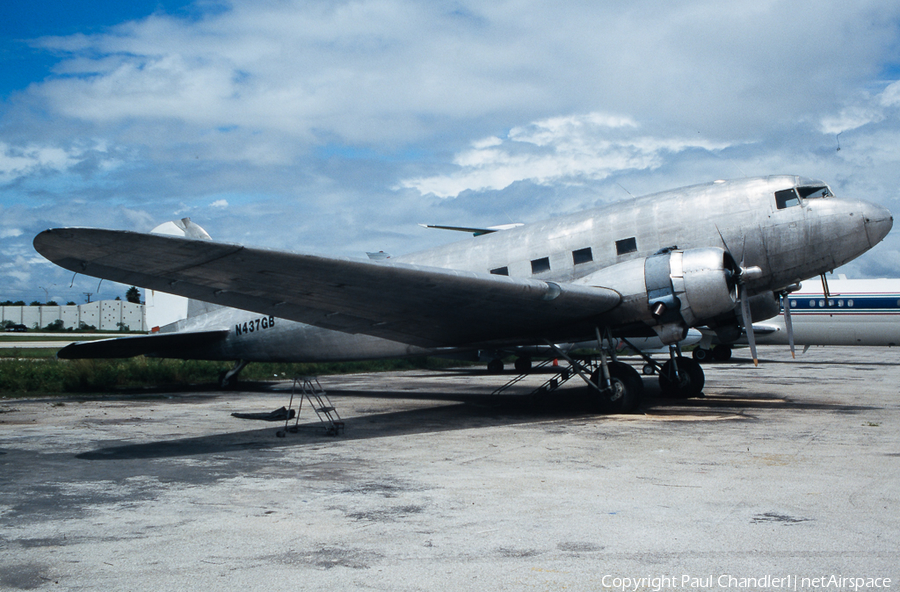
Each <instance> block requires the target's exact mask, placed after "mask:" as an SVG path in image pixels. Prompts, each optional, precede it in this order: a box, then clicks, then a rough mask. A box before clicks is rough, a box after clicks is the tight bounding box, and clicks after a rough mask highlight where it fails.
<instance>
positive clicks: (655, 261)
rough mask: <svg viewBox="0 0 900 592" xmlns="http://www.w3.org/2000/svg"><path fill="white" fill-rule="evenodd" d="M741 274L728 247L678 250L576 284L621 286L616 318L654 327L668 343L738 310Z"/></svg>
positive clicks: (616, 267) (628, 263) (604, 271)
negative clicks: (695, 328)
mask: <svg viewBox="0 0 900 592" xmlns="http://www.w3.org/2000/svg"><path fill="white" fill-rule="evenodd" d="M738 273H739V268H738V266H737V264H736V263H735V262H734V259H733V258H732V257H731V255H729V254H728V253H727V252H725V251H724V250H722V249H719V248H715V247H709V248H703V249H688V250H686V251H680V250H677V249H673V250H667V251H665V252H661V253H659V254H656V255H652V256H650V257H647V258H646V259H639V258H635V259H631V260H629V261H623V262H622V263H618V264H616V265H611V266H609V267H606V268H603V269H601V270H598V271H597V272H595V273H593V274H591V275H590V276H586V277H584V278H581V279H580V280H579V281H577V282H576V283H577V284H581V285H588V286H603V287H605V288H611V289H613V290H615V291H617V292H618V293H619V294H621V296H622V302H621V304H620V305H619V306H618V307H617V308H616V309H615V310H614V311H612V312H611V313H610V314H611V315H614V316H615V320H616V322H617V323H620V324H623V325H624V324H628V323H631V324H634V325H643V326H644V327H647V326H649V327H652V328H653V330H654V331H655V332H656V333H657V335H658V336H659V337H660V339H662V341H663V343H665V344H667V345H668V344H672V343H676V342H678V341H681V340H682V339H684V337H685V335H686V334H687V330H688V328H689V327H693V326H697V325H703V324H705V323H706V322H708V321H709V320H711V319H713V318H715V317H719V316H721V315H723V314H725V313H729V312H731V311H733V310H734V307H735V305H736V304H737V301H738V298H737V282H736V277H737V275H738ZM636 330H638V329H637V328H636Z"/></svg>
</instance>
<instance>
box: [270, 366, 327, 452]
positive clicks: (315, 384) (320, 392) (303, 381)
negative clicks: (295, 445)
mask: <svg viewBox="0 0 900 592" xmlns="http://www.w3.org/2000/svg"><path fill="white" fill-rule="evenodd" d="M295 396H298V401H297V419H296V421H295V422H294V425H293V426H291V427H290V428H289V427H288V422H289V421H290V420H289V419H285V420H284V429H283V430H279V431H278V432H276V434H275V435H276V436H278V437H279V438H283V437H284V436H285V434H286V433H287V432H288V431H290V432H291V433H297V431H298V430H299V429H300V411H301V410H302V409H303V400H304V399H306V400H307V401H309V406H310V407H312V409H313V411H315V412H316V417H318V418H319V422H321V424H322V427H324V428H325V433H326V434H328V435H329V436H336V435H338V434H343V433H344V420H342V419H341V416H340V415H338V412H337V409H335V407H334V404H333V403H332V402H331V399H329V398H328V395H327V394H325V389H323V388H322V385H321V384H319V379H318V378H317V377H315V376H297V377H295V378H294V384H293V385H292V386H291V401H290V403H288V417H290V413H291V408H292V407H293V405H294V397H295Z"/></svg>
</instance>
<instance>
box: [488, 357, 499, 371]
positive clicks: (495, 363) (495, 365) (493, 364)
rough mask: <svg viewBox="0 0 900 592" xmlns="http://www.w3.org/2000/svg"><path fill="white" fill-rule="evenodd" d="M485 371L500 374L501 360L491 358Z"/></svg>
mask: <svg viewBox="0 0 900 592" xmlns="http://www.w3.org/2000/svg"><path fill="white" fill-rule="evenodd" d="M487 371H488V372H490V373H491V374H500V373H501V372H503V360H499V359H497V360H491V361H490V362H488V365H487Z"/></svg>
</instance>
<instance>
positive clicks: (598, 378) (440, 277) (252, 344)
mask: <svg viewBox="0 0 900 592" xmlns="http://www.w3.org/2000/svg"><path fill="white" fill-rule="evenodd" d="M892 225H893V218H892V216H891V213H890V212H889V211H888V210H886V209H885V208H883V207H880V206H878V205H875V204H872V203H869V202H866V201H861V200H857V199H843V198H839V197H835V196H834V195H833V193H832V192H831V190H830V189H829V187H828V186H827V185H826V184H825V183H823V182H821V181H815V180H812V179H806V178H803V177H797V176H770V177H761V178H751V179H741V180H733V181H715V182H713V183H708V184H703V185H695V186H692V187H686V188H682V189H675V190H672V191H666V192H663V193H657V194H654V195H649V196H646V197H643V198H639V199H635V200H630V201H627V202H621V203H615V204H611V205H607V206H603V207H599V208H596V209H592V210H588V211H584V212H580V213H577V214H572V215H567V216H560V217H558V218H553V219H550V220H546V221H543V222H537V223H533V224H528V225H522V226H516V227H512V228H507V229H502V230H500V231H497V232H488V233H486V234H483V235H481V236H476V237H473V238H469V239H468V240H464V241H461V242H456V243H451V244H448V245H445V246H442V247H438V248H434V249H430V250H427V251H423V252H418V253H413V254H410V255H405V256H401V257H394V258H390V259H385V260H354V259H342V258H332V257H323V256H315V255H304V254H297V253H287V252H278V251H271V250H263V249H255V248H249V247H244V246H241V245H235V244H226V243H219V242H214V241H212V240H209V236H208V235H206V233H205V232H203V231H202V229H199V227H196V226H193V225H191V224H190V223H187V224H185V223H182V224H181V226H182V229H184V231H185V232H184V234H185V236H183V237H172V236H160V235H157V234H139V233H134V232H126V231H116V230H99V229H87V228H60V229H52V230H46V231H44V232H42V233H41V234H39V235H38V236H37V237H36V238H35V239H34V246H35V248H36V249H37V251H38V252H39V253H41V254H42V255H43V256H44V257H46V258H47V259H49V260H50V261H53V262H54V263H56V264H58V265H60V266H62V267H64V268H66V269H69V270H72V271H75V272H78V273H82V274H87V275H91V276H96V277H100V278H104V279H108V280H113V281H116V282H121V283H124V284H133V285H137V286H142V287H145V288H148V289H150V290H154V291H161V292H166V293H170V294H176V295H179V296H183V297H187V298H190V299H193V300H195V301H202V302H201V303H195V304H200V305H201V307H205V308H200V309H199V310H198V309H197V307H196V306H195V310H194V312H193V314H191V315H189V316H188V318H186V319H184V320H181V321H179V322H177V323H174V324H173V325H171V326H169V327H164V328H163V330H161V331H160V332H159V333H157V334H154V335H147V336H137V337H125V338H119V339H114V340H106V341H102V342H93V343H84V344H74V345H72V346H69V347H68V348H66V349H64V350H62V351H61V352H60V355H61V357H127V356H133V355H139V354H148V355H156V356H163V357H178V358H197V359H220V360H243V361H247V360H251V361H252V360H260V361H319V360H349V359H357V360H358V359H367V358H385V357H399V356H410V355H422V354H449V353H453V352H463V351H470V352H471V351H477V350H482V351H496V352H504V351H509V350H510V349H512V348H517V347H523V348H527V347H528V346H536V345H541V346H544V347H549V348H556V345H555V344H559V343H566V342H578V341H585V340H594V343H595V344H598V342H599V345H600V346H601V347H600V348H599V349H600V356H599V361H598V362H596V364H595V365H592V366H584V365H582V364H579V363H577V362H576V363H575V367H574V370H575V372H576V373H578V374H579V375H581V376H582V377H583V378H584V379H585V380H586V381H588V383H589V384H591V385H592V387H593V389H594V390H595V391H596V393H597V394H596V397H597V399H596V400H597V405H598V408H599V409H601V410H603V411H607V412H621V411H630V410H632V409H634V407H635V406H637V404H638V403H639V401H640V396H641V391H642V389H643V383H642V381H641V378H640V375H639V374H638V373H637V372H636V371H635V370H634V369H633V368H632V367H631V366H629V365H628V364H625V363H622V362H618V361H616V360H615V359H614V358H613V359H611V360H607V355H606V354H604V349H606V348H604V347H602V346H603V344H604V343H611V342H612V340H613V339H615V338H629V337H633V338H640V337H656V338H658V339H659V340H661V341H662V343H664V344H667V345H673V346H674V344H676V343H677V342H678V341H679V340H681V339H683V338H684V337H685V335H686V333H687V331H688V329H689V328H691V327H706V328H708V329H712V330H714V331H716V332H717V333H718V334H721V335H722V336H723V341H727V342H730V341H733V340H734V338H735V336H736V335H739V334H740V331H741V327H742V326H749V325H750V323H751V320H752V318H757V319H759V320H762V319H763V318H769V317H772V316H774V315H776V314H777V313H778V298H779V297H783V296H784V294H786V293H788V292H789V291H790V290H791V289H793V288H794V287H795V286H796V284H797V283H798V282H800V281H802V280H804V279H807V278H811V277H815V276H817V275H820V274H823V273H825V272H827V271H830V270H833V269H834V268H836V267H838V266H840V265H842V264H844V263H846V262H848V261H850V260H851V259H853V258H855V257H857V256H859V255H860V254H862V253H864V252H865V251H867V250H869V249H871V248H872V247H874V246H875V245H876V244H878V242H880V241H881V240H882V239H883V238H884V237H885V235H886V234H887V233H888V231H890V229H891V226H892ZM488 230H489V229H488ZM205 303H211V304H213V305H218V306H209V305H207V304H205ZM235 309H240V310H235ZM751 333H752V332H751ZM751 345H752V344H751ZM608 349H609V350H610V352H611V351H612V349H613V348H608ZM753 351H754V359H755V358H756V355H755V348H753ZM557 353H558V354H559V355H560V357H565V356H564V352H562V351H558V350H557ZM703 380H704V377H703V371H702V369H701V367H700V365H699V363H698V362H696V361H695V360H692V359H690V358H686V357H681V356H680V352H679V351H678V350H677V348H676V347H671V348H670V360H669V361H667V362H666V363H665V364H664V365H663V367H662V368H661V370H660V383H661V385H662V389H663V392H664V393H666V394H669V395H672V396H682V397H685V396H692V395H696V394H699V392H700V389H701V388H702V386H703Z"/></svg>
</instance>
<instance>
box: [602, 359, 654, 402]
mask: <svg viewBox="0 0 900 592" xmlns="http://www.w3.org/2000/svg"><path fill="white" fill-rule="evenodd" d="M607 366H608V367H609V374H610V378H611V379H612V381H613V382H614V383H617V386H615V387H614V388H615V389H616V390H617V391H618V390H619V389H621V390H622V391H624V392H621V395H620V396H617V398H616V399H615V400H611V399H609V398H608V397H607V396H606V395H604V394H602V393H597V399H598V404H597V408H598V410H599V411H600V412H601V413H634V411H635V410H636V409H637V408H638V406H639V405H640V404H641V399H642V397H643V394H644V380H643V379H642V378H641V375H640V374H638V371H637V370H635V369H634V368H632V367H631V366H629V365H628V364H626V363H625V362H610V363H609V364H608V365H607ZM591 381H592V382H593V383H594V384H599V382H600V370H595V371H594V372H593V373H592V374H591ZM595 392H596V391H595Z"/></svg>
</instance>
